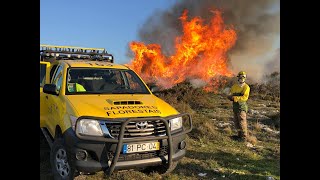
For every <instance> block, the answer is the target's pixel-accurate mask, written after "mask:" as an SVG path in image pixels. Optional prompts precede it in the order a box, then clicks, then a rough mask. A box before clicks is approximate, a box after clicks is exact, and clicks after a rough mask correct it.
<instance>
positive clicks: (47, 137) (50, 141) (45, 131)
mask: <svg viewBox="0 0 320 180" xmlns="http://www.w3.org/2000/svg"><path fill="white" fill-rule="evenodd" d="M41 131H42V133H43V135H44V137H45V138H46V140H47V142H48V144H49V146H50V148H52V144H53V140H52V138H51V137H50V135H49V134H48V131H47V130H46V129H45V128H41Z"/></svg>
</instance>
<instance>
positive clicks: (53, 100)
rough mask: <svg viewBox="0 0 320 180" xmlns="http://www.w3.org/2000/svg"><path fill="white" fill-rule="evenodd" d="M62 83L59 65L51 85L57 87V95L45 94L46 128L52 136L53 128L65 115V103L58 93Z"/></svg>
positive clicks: (61, 67)
mask: <svg viewBox="0 0 320 180" xmlns="http://www.w3.org/2000/svg"><path fill="white" fill-rule="evenodd" d="M62 81H63V66H62V65H61V64H60V65H59V66H58V67H57V70H56V72H55V73H54V75H53V77H52V80H51V84H55V85H56V87H57V92H59V94H58V95H51V94H47V96H48V100H47V103H48V121H47V125H48V126H47V127H48V129H49V131H50V132H51V134H52V135H54V134H55V127H56V125H57V124H59V123H58V122H59V121H61V120H62V119H63V117H64V114H65V102H64V99H63V96H62V94H61V92H60V90H61V86H62Z"/></svg>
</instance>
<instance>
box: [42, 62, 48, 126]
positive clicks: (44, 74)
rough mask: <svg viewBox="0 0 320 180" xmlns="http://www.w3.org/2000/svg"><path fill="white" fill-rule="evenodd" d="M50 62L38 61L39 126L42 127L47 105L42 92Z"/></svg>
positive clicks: (46, 81)
mask: <svg viewBox="0 0 320 180" xmlns="http://www.w3.org/2000/svg"><path fill="white" fill-rule="evenodd" d="M49 72H50V63H49V62H43V61H40V127H44V123H45V122H46V119H47V118H48V116H47V112H48V106H47V103H46V100H45V94H44V93H43V86H44V85H45V84H47V83H49V81H50V79H49V78H50V77H49V76H50V73H49Z"/></svg>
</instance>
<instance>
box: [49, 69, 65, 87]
mask: <svg viewBox="0 0 320 180" xmlns="http://www.w3.org/2000/svg"><path fill="white" fill-rule="evenodd" d="M55 69H56V72H55V73H54V76H53V78H52V80H51V83H53V82H55V81H56V78H57V76H58V75H59V74H60V72H61V70H62V65H59V66H58V67H57V68H55ZM51 72H52V70H51ZM51 72H50V73H51Z"/></svg>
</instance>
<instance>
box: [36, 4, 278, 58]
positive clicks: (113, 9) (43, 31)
mask: <svg viewBox="0 0 320 180" xmlns="http://www.w3.org/2000/svg"><path fill="white" fill-rule="evenodd" d="M176 2H177V0H157V1H151V0H91V1H88V0H54V1H52V0H40V43H41V44H50V45H64V46H80V47H95V48H106V50H107V51H108V52H109V53H111V54H113V56H114V58H115V62H116V63H119V64H124V63H128V62H129V61H130V58H129V57H128V56H127V55H126V54H127V50H128V44H129V42H131V41H139V39H138V34H137V33H138V30H139V29H140V28H141V27H142V25H143V24H144V23H145V21H146V20H147V19H148V18H149V17H150V16H151V15H152V14H153V13H154V12H155V11H157V10H164V9H168V8H169V7H171V6H172V5H173V4H175V3H176ZM276 8H278V7H276ZM276 8H275V9H276ZM274 46H275V48H277V47H279V46H280V36H279V38H278V39H277V40H276V41H275V43H274Z"/></svg>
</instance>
